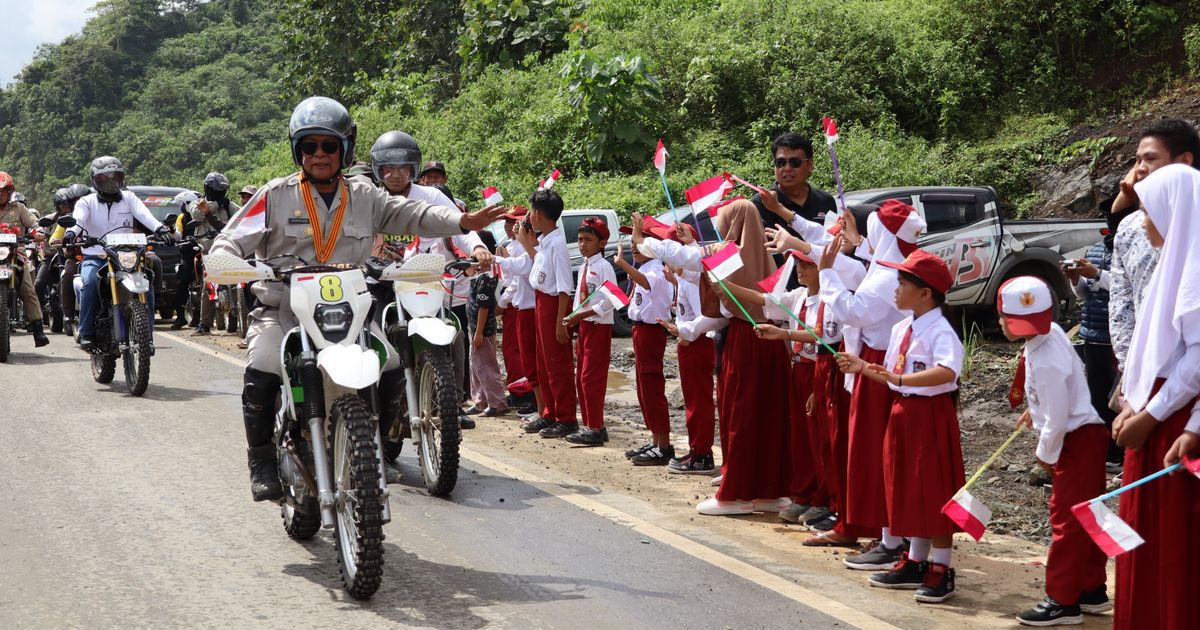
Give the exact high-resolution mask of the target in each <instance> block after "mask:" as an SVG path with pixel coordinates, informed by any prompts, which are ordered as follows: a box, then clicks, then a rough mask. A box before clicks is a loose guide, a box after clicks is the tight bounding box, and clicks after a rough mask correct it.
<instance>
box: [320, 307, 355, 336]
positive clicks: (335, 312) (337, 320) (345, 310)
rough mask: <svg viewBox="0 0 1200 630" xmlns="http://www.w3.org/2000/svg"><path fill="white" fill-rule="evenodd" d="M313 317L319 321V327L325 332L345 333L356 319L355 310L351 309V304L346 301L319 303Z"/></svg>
mask: <svg viewBox="0 0 1200 630" xmlns="http://www.w3.org/2000/svg"><path fill="white" fill-rule="evenodd" d="M313 319H315V320H316V321H317V328H320V329H321V332H323V333H345V332H346V331H348V330H350V322H352V321H353V320H354V311H352V310H350V305H349V304H347V303H345V302H342V303H341V304H318V305H317V309H316V311H315V312H314V313H313Z"/></svg>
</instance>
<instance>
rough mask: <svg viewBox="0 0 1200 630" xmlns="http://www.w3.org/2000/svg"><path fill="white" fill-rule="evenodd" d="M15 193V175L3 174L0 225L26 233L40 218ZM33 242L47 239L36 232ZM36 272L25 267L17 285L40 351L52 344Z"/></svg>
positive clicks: (1, 176)
mask: <svg viewBox="0 0 1200 630" xmlns="http://www.w3.org/2000/svg"><path fill="white" fill-rule="evenodd" d="M15 194H17V193H16V184H14V183H13V178H12V176H11V175H9V174H8V173H5V172H3V171H0V225H9V226H13V227H17V228H20V229H21V232H23V233H24V232H26V231H28V230H33V229H35V228H37V219H35V218H33V215H32V214H30V212H29V209H28V208H26V207H25V204H23V203H21V202H20V201H14V200H13V197H14V195H15ZM21 198H22V199H23V198H24V197H21ZM33 239H34V241H35V242H39V243H40V242H41V241H42V240H43V237H42V235H41V234H40V233H38V232H34V234H33ZM34 271H35V270H34V269H32V265H31V264H28V263H26V264H25V265H24V266H22V268H21V272H20V277H19V278H17V285H18V287H19V291H20V296H21V303H22V304H24V308H25V321H26V328H27V330H29V333H30V334H31V335H33V344H34V345H35V346H37V347H39V348H40V347H42V346H44V345H46V344H48V343H50V340H49V339H48V338H46V331H45V330H44V329H43V327H42V305H41V301H40V300H38V296H37V290H36V289H34V285H33V272H34Z"/></svg>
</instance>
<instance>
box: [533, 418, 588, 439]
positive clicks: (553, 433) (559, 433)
mask: <svg viewBox="0 0 1200 630" xmlns="http://www.w3.org/2000/svg"><path fill="white" fill-rule="evenodd" d="M578 430H579V423H577V422H570V423H568V422H555V423H554V424H552V425H550V426H548V427H546V428H545V429H542V430H541V431H538V435H541V436H542V437H544V438H565V437H567V436H568V435H571V434H572V433H574V432H576V431H578Z"/></svg>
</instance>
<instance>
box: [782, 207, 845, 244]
mask: <svg viewBox="0 0 1200 630" xmlns="http://www.w3.org/2000/svg"><path fill="white" fill-rule="evenodd" d="M835 216H836V215H835ZM835 220H836V219H835ZM791 228H792V229H793V230H795V231H796V234H798V235H799V236H800V238H802V239H804V240H805V241H807V242H808V243H810V244H811V245H812V246H813V247H823V246H824V245H825V243H828V242H829V241H831V240H833V235H832V234H830V233H829V231H828V230H827V229H826V228H825V226H824V225H821V224H820V223H817V222H815V221H809V220H808V219H805V218H804V217H802V216H800V213H799V212H797V213H795V214H794V215H793V216H792V222H791Z"/></svg>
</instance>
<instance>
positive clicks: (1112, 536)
mask: <svg viewBox="0 0 1200 630" xmlns="http://www.w3.org/2000/svg"><path fill="white" fill-rule="evenodd" d="M1071 512H1072V513H1073V514H1075V518H1077V519H1079V524H1080V525H1083V529H1084V531H1086V532H1087V533H1088V535H1089V536H1091V537H1092V541H1093V542H1095V543H1096V546H1097V547H1100V549H1101V551H1103V552H1104V553H1106V554H1108V557H1110V558H1115V557H1117V556H1119V555H1121V554H1123V553H1125V552H1126V551H1132V550H1134V549H1136V548H1137V547H1138V545H1141V544H1142V543H1144V542H1146V541H1144V540H1142V537H1141V536H1139V535H1138V533H1137V532H1135V531H1133V528H1132V527H1130V526H1129V524H1128V523H1126V522H1125V521H1123V520H1121V518H1120V517H1118V516H1117V515H1116V514H1113V512H1112V510H1110V509H1108V506H1107V505H1104V502H1103V501H1100V500H1098V499H1093V500H1091V501H1084V502H1083V503H1080V504H1078V505H1075V506H1073V507H1072V508H1071Z"/></svg>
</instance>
